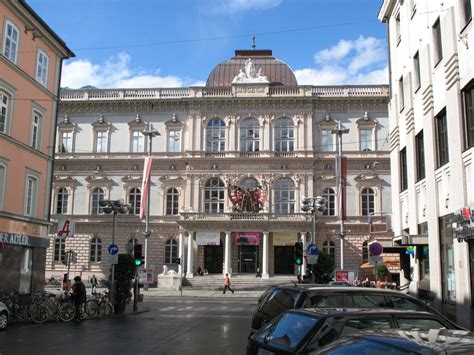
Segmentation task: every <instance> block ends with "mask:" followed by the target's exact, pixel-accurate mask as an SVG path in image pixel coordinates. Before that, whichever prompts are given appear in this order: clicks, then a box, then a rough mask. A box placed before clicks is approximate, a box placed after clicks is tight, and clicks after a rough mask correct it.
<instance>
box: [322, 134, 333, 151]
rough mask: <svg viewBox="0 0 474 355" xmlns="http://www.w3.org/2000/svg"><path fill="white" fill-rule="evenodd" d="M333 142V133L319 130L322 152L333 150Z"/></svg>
mask: <svg viewBox="0 0 474 355" xmlns="http://www.w3.org/2000/svg"><path fill="white" fill-rule="evenodd" d="M333 142H334V141H333V135H332V132H331V131H329V130H323V131H321V145H322V150H323V152H332V151H333V150H334V144H333Z"/></svg>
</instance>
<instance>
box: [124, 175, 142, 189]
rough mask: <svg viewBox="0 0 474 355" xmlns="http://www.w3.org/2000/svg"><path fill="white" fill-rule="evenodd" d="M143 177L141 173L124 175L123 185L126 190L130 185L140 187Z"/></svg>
mask: <svg viewBox="0 0 474 355" xmlns="http://www.w3.org/2000/svg"><path fill="white" fill-rule="evenodd" d="M142 179H143V177H142V176H141V175H126V176H124V177H123V178H122V181H123V183H124V187H125V189H126V190H128V189H129V188H131V187H140V186H141V185H142Z"/></svg>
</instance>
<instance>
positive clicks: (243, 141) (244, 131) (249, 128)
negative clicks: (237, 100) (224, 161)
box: [240, 118, 260, 152]
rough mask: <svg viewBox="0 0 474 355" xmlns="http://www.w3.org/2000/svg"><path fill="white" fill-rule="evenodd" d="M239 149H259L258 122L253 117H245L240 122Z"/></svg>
mask: <svg viewBox="0 0 474 355" xmlns="http://www.w3.org/2000/svg"><path fill="white" fill-rule="evenodd" d="M240 151H241V152H258V151H260V123H259V122H258V120H257V119H255V118H247V119H245V120H244V121H242V123H241V124H240Z"/></svg>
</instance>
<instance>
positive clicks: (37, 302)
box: [30, 292, 75, 323]
mask: <svg viewBox="0 0 474 355" xmlns="http://www.w3.org/2000/svg"><path fill="white" fill-rule="evenodd" d="M30 313H31V319H32V320H33V322H35V323H44V322H46V321H47V320H48V319H50V318H53V317H55V318H56V321H59V319H61V320H62V321H64V322H69V321H71V320H72V319H74V316H75V310H74V307H73V306H72V304H71V303H70V302H68V301H67V300H64V299H61V298H57V297H56V295H54V294H48V293H44V292H43V293H39V294H35V295H34V296H33V303H32V304H31V306H30Z"/></svg>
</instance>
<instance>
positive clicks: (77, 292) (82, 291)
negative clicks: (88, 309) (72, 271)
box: [72, 276, 86, 321]
mask: <svg viewBox="0 0 474 355" xmlns="http://www.w3.org/2000/svg"><path fill="white" fill-rule="evenodd" d="M72 292H73V301H74V305H75V306H76V320H79V321H81V320H82V309H83V308H84V304H85V303H86V286H85V285H84V283H83V282H82V281H81V277H80V276H76V277H75V278H74V285H72Z"/></svg>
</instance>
